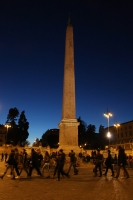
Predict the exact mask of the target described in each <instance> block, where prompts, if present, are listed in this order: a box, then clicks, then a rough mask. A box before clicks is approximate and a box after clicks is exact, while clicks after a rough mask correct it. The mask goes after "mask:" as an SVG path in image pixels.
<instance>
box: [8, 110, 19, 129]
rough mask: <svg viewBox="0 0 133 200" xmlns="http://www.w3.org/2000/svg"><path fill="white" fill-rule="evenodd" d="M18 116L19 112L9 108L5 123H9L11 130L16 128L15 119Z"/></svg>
mask: <svg viewBox="0 0 133 200" xmlns="http://www.w3.org/2000/svg"><path fill="white" fill-rule="evenodd" d="M18 116H19V110H18V109H17V108H16V107H15V108H10V110H9V113H8V115H7V121H6V123H10V124H11V126H12V128H14V127H16V121H17V117H18Z"/></svg>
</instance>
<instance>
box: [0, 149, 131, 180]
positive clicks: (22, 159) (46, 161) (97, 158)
mask: <svg viewBox="0 0 133 200" xmlns="http://www.w3.org/2000/svg"><path fill="white" fill-rule="evenodd" d="M68 156H69V167H68V169H67V171H64V165H65V163H66V154H65V153H64V151H63V149H60V150H59V151H58V152H53V153H52V154H51V155H50V154H49V153H48V151H46V152H45V155H42V153H41V151H40V150H39V149H38V150H35V149H34V148H32V149H31V153H30V155H28V154H27V152H26V150H25V149H23V150H22V151H21V152H19V150H18V149H17V148H14V149H12V150H11V152H10V154H9V155H8V154H7V153H5V154H4V153H2V154H1V161H4V162H5V163H6V165H5V166H6V167H5V171H4V172H3V174H2V175H1V177H0V178H1V179H3V178H4V176H5V175H6V173H7V171H8V170H10V174H8V175H7V176H9V177H11V178H12V179H18V178H20V175H21V173H22V171H24V172H25V173H26V177H27V178H31V177H32V172H33V169H35V170H36V172H37V174H36V175H37V176H40V177H44V171H45V170H47V174H48V176H46V177H45V178H55V177H57V179H56V180H57V181H60V179H61V177H63V176H66V177H67V178H69V177H70V175H69V174H70V170H71V168H72V167H73V174H74V175H78V169H77V166H79V165H78V162H77V157H76V155H75V152H74V151H73V150H71V152H70V153H69V155H68ZM78 156H79V159H81V161H82V162H83V163H84V162H85V161H84V160H85V159H87V162H89V161H90V158H92V159H93V164H94V169H93V172H94V177H96V176H98V173H99V177H101V176H102V175H104V176H107V173H108V170H109V169H110V170H111V172H112V174H111V176H112V177H114V178H118V177H119V175H120V170H121V169H123V173H124V176H125V178H129V173H128V171H127V168H126V166H130V167H132V163H133V158H132V156H128V157H127V156H126V154H125V151H124V149H123V148H122V147H121V146H119V148H118V156H117V155H116V154H115V156H114V157H112V155H111V152H110V150H108V156H107V157H106V159H105V158H104V157H103V155H102V154H101V153H100V149H97V151H92V155H91V156H89V157H86V156H84V155H82V153H79V155H78ZM116 166H117V167H116ZM51 168H53V170H52V173H53V174H52V176H51ZM104 168H105V169H104ZM103 169H104V170H105V172H104V173H103Z"/></svg>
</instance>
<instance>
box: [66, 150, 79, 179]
mask: <svg viewBox="0 0 133 200" xmlns="http://www.w3.org/2000/svg"><path fill="white" fill-rule="evenodd" d="M69 157H70V166H69V169H68V172H67V173H68V174H69V172H70V170H71V167H73V171H74V175H77V174H78V170H77V168H76V156H75V152H74V151H73V150H71V152H70V153H69Z"/></svg>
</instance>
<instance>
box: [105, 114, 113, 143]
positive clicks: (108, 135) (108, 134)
mask: <svg viewBox="0 0 133 200" xmlns="http://www.w3.org/2000/svg"><path fill="white" fill-rule="evenodd" d="M104 116H105V117H106V118H107V119H108V133H107V137H108V139H109V145H110V137H111V134H110V132H109V118H110V117H112V116H113V115H112V113H110V112H106V113H104Z"/></svg>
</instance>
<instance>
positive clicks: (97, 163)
mask: <svg viewBox="0 0 133 200" xmlns="http://www.w3.org/2000/svg"><path fill="white" fill-rule="evenodd" d="M94 163H95V168H94V173H95V175H94V177H96V176H97V169H99V172H100V175H99V177H101V176H102V163H103V155H102V154H100V149H97V154H96V156H95V161H94Z"/></svg>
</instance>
